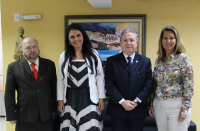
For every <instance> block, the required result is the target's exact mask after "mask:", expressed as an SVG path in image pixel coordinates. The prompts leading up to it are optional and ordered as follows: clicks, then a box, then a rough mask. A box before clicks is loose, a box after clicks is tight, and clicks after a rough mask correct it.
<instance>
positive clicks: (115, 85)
mask: <svg viewBox="0 0 200 131" xmlns="http://www.w3.org/2000/svg"><path fill="white" fill-rule="evenodd" d="M137 46H138V41H137V34H136V33H135V32H133V31H132V30H130V29H126V30H124V31H123V32H122V34H121V37H120V47H121V48H122V51H123V52H122V53H120V54H117V55H115V56H111V57H109V58H108V59H107V63H106V69H105V87H106V91H107V93H108V96H109V102H108V107H107V111H106V113H107V115H109V116H111V124H112V131H143V125H144V117H146V116H148V104H147V100H148V97H149V96H150V95H151V93H152V91H153V77H152V70H151V61H150V59H149V58H147V57H144V56H141V55H139V54H136V53H135V51H136V48H137Z"/></svg>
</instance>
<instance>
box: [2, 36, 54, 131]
mask: <svg viewBox="0 0 200 131" xmlns="http://www.w3.org/2000/svg"><path fill="white" fill-rule="evenodd" d="M39 52H40V51H39V46H38V42H37V40H35V39H34V38H32V37H26V38H24V39H23V41H22V48H21V53H22V54H23V55H24V58H22V59H20V60H18V61H15V62H13V63H11V64H9V66H8V69H7V79H6V88H5V106H6V117H7V121H10V123H11V124H16V131H52V130H53V126H52V125H53V123H52V115H53V113H54V112H56V111H57V101H56V68H55V64H54V62H52V61H50V60H48V59H44V58H41V57H39ZM15 90H16V91H17V101H15Z"/></svg>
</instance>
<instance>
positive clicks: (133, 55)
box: [123, 52, 135, 60]
mask: <svg viewBox="0 0 200 131" xmlns="http://www.w3.org/2000/svg"><path fill="white" fill-rule="evenodd" d="M123 54H124V52H123ZM124 57H125V58H126V59H127V57H128V55H127V54H124ZM130 57H131V59H132V60H133V59H134V58H135V52H134V53H133V54H132V55H130Z"/></svg>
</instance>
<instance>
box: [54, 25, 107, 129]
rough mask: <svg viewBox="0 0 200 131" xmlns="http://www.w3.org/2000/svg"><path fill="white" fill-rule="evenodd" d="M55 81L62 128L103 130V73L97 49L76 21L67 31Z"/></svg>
mask: <svg viewBox="0 0 200 131" xmlns="http://www.w3.org/2000/svg"><path fill="white" fill-rule="evenodd" d="M65 44H66V48H67V50H66V51H64V52H63V53H62V54H61V55H60V60H59V67H58V81H57V100H58V110H59V111H60V112H61V125H60V127H61V128H60V130H61V131H102V129H103V121H102V118H101V111H102V110H103V109H104V101H103V99H104V98H105V90H104V74H103V69H102V64H101V60H100V57H99V54H98V52H97V51H96V50H95V49H93V48H92V44H91V42H90V40H89V38H88V36H87V34H86V33H85V31H84V30H83V29H82V28H81V27H80V26H79V25H78V24H71V25H69V26H68V28H67V30H66V37H65Z"/></svg>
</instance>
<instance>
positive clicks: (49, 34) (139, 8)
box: [1, 0, 200, 131]
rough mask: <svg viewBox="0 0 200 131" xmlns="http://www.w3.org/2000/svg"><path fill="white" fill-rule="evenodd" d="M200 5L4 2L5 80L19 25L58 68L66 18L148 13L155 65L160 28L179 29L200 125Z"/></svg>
mask: <svg viewBox="0 0 200 131" xmlns="http://www.w3.org/2000/svg"><path fill="white" fill-rule="evenodd" d="M199 5H200V2H199V1H198V0H176V1H175V0H113V2H112V8H108V9H95V8H93V7H92V6H91V5H90V4H89V3H88V2H87V1H86V0H1V13H2V15H1V16H2V18H1V20H2V40H3V60H4V65H3V66H4V72H5V77H4V78H6V70H7V66H8V64H9V63H11V62H13V61H14V59H13V53H14V48H15V40H16V39H17V37H18V34H17V29H18V28H19V27H20V26H22V27H24V29H25V35H24V36H32V37H35V38H36V39H37V40H38V42H39V46H40V51H41V54H40V56H41V57H45V58H49V59H51V60H53V61H54V62H55V63H56V65H58V59H59V55H60V53H61V52H62V51H63V50H64V15H98V14H99V15H105V14H147V32H146V34H147V37H146V38H147V39H146V41H147V42H146V55H147V56H148V57H149V58H150V59H151V60H152V63H153V66H154V60H155V58H156V51H157V48H158V47H157V43H158V38H159V34H160V32H161V29H162V28H163V27H164V26H167V25H173V26H175V27H176V28H177V29H178V30H179V33H180V35H181V37H182V39H183V41H184V44H185V47H186V51H187V54H188V55H189V57H190V59H191V60H192V64H193V68H194V82H195V84H194V91H195V95H194V97H193V98H192V103H193V106H192V120H193V121H194V122H195V123H196V124H197V126H200V114H199V110H200V104H199V101H198V100H199V99H200V95H198V92H200V89H199V88H198V87H199V86H200V82H199V80H198V77H199V76H198V75H199V74H200V69H198V66H199V65H200V59H199V57H200V56H199V54H198V53H199V52H200V51H199V49H200V44H199V42H200V30H199V29H200V24H199V21H200V11H199ZM15 13H19V14H20V15H25V14H27V15H30V14H42V19H41V20H26V21H25V20H24V21H22V20H20V22H14V14H15ZM195 54H196V55H195ZM6 128H7V131H14V126H12V125H11V124H9V123H7V127H6Z"/></svg>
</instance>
